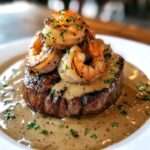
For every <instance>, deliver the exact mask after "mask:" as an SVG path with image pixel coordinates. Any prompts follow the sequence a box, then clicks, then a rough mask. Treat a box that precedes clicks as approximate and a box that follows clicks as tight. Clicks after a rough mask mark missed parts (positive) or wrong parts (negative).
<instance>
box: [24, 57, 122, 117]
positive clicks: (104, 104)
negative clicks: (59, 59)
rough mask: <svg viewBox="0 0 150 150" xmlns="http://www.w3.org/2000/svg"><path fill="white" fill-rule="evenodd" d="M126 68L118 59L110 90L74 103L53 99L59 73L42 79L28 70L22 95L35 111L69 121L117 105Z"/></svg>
mask: <svg viewBox="0 0 150 150" xmlns="http://www.w3.org/2000/svg"><path fill="white" fill-rule="evenodd" d="M123 65H124V60H123V58H122V57H120V56H119V59H118V61H117V66H118V68H119V69H118V72H117V73H116V74H115V78H114V80H113V81H112V82H111V83H110V84H109V88H102V89H101V90H100V91H95V92H92V93H88V94H84V95H82V96H80V97H76V98H73V99H71V100H66V99H65V98H63V97H62V96H59V97H57V99H54V98H52V96H51V95H50V90H51V87H52V85H54V84H55V83H57V82H58V81H59V80H60V78H59V75H58V74H57V72H56V71H54V72H52V73H50V74H45V75H41V76H40V75H35V74H32V73H31V72H29V71H28V69H27V70H26V71H25V77H24V91H23V93H24V94H23V95H24V98H25V100H26V102H27V104H28V105H29V106H30V107H31V108H32V109H34V110H35V111H38V112H42V113H45V114H47V115H50V116H55V117H66V116H76V115H85V114H93V113H97V112H101V111H103V110H105V109H106V108H108V107H109V106H110V105H111V104H113V103H115V101H116V100H117V98H118V96H119V95H120V92H121V85H122V74H123Z"/></svg>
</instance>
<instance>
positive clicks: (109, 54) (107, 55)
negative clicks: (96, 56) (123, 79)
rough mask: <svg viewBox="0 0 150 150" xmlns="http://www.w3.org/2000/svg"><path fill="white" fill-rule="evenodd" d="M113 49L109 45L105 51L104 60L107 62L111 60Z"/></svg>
mask: <svg viewBox="0 0 150 150" xmlns="http://www.w3.org/2000/svg"><path fill="white" fill-rule="evenodd" d="M111 55H112V54H111V48H110V46H109V45H107V47H106V48H105V50H104V58H105V60H106V61H108V60H109V59H110V58H111Z"/></svg>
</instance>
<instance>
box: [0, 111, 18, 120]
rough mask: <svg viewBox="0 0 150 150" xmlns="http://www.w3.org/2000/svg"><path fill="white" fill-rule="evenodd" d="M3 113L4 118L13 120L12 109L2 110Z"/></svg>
mask: <svg viewBox="0 0 150 150" xmlns="http://www.w3.org/2000/svg"><path fill="white" fill-rule="evenodd" d="M3 114H4V119H5V120H13V119H15V118H16V116H15V113H14V111H13V110H11V109H7V110H6V111H4V112H3Z"/></svg>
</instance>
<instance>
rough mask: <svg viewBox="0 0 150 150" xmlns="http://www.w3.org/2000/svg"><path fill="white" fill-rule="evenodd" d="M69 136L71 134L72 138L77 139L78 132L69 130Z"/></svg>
mask: <svg viewBox="0 0 150 150" xmlns="http://www.w3.org/2000/svg"><path fill="white" fill-rule="evenodd" d="M70 134H71V135H72V136H73V137H75V138H77V137H79V133H78V131H76V130H74V129H70Z"/></svg>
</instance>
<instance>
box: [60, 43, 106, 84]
mask: <svg viewBox="0 0 150 150" xmlns="http://www.w3.org/2000/svg"><path fill="white" fill-rule="evenodd" d="M104 48H105V47H104V43H103V42H102V41H100V40H91V41H90V42H89V44H88V48H87V50H86V52H85V50H81V48H80V47H79V46H73V47H72V48H71V49H70V50H69V52H68V53H66V54H65V55H64V56H63V58H62V59H61V61H60V65H59V68H58V72H59V74H60V77H61V78H62V79H63V80H64V81H66V82H73V83H82V82H89V81H93V80H95V79H97V78H99V77H100V76H101V75H102V73H103V72H104V69H105V62H104V54H103V51H104ZM85 54H87V55H88V56H86V55H85ZM86 57H91V58H90V60H89V62H86Z"/></svg>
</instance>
